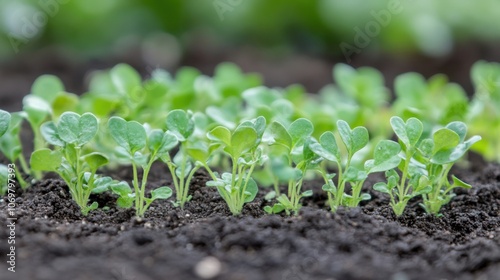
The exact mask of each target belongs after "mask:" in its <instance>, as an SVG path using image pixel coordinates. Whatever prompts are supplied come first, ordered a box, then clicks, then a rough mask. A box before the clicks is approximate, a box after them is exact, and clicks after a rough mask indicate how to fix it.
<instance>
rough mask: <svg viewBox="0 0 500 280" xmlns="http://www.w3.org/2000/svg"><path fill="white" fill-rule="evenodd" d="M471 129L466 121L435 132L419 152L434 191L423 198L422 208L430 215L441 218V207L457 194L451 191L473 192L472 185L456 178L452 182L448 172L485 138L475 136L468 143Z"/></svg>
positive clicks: (419, 158) (425, 141) (421, 146)
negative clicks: (463, 189)
mask: <svg viewBox="0 0 500 280" xmlns="http://www.w3.org/2000/svg"><path fill="white" fill-rule="evenodd" d="M466 135H467V126H466V125H465V124H464V123H462V122H451V123H449V124H448V125H447V126H446V127H444V128H441V129H439V130H437V131H436V132H434V134H433V135H432V139H425V140H423V141H422V143H421V145H420V147H419V150H418V152H419V153H418V155H417V156H418V157H417V160H419V161H420V162H421V163H423V165H424V166H425V170H426V171H427V176H428V178H429V183H428V184H429V185H430V186H431V191H430V192H427V193H424V194H423V195H422V198H423V203H422V204H421V205H422V207H423V208H424V209H425V211H426V212H427V213H430V214H433V215H439V211H440V210H441V207H442V206H443V205H445V204H447V203H448V202H449V201H450V200H451V199H452V198H453V197H454V196H455V194H454V193H453V192H451V191H452V190H453V189H454V188H457V187H462V188H466V189H469V188H471V185H469V184H467V183H465V182H463V181H461V180H460V179H458V178H457V177H455V176H452V182H451V183H450V181H449V179H448V173H449V172H450V169H451V167H452V166H453V164H454V163H455V162H457V161H458V160H459V159H460V158H461V157H462V156H463V155H464V154H465V153H466V152H467V151H468V150H469V148H470V147H471V146H472V145H473V144H474V143H476V142H478V141H479V140H481V137H479V136H472V137H471V138H470V139H468V140H465V137H466Z"/></svg>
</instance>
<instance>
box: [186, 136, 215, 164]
mask: <svg viewBox="0 0 500 280" xmlns="http://www.w3.org/2000/svg"><path fill="white" fill-rule="evenodd" d="M187 153H188V155H189V156H190V157H191V158H192V159H193V160H194V161H195V162H197V161H199V162H201V163H203V164H206V163H207V161H208V159H209V156H210V154H209V152H208V147H207V146H206V144H204V143H201V142H199V141H198V142H197V143H196V144H195V145H193V146H189V147H188V149H187Z"/></svg>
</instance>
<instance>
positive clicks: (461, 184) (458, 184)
mask: <svg viewBox="0 0 500 280" xmlns="http://www.w3.org/2000/svg"><path fill="white" fill-rule="evenodd" d="M451 178H452V180H453V186H454V187H461V188H464V189H471V188H472V186H471V185H469V184H467V183H466V182H464V181H462V180H460V179H458V178H457V177H455V175H452V176H451Z"/></svg>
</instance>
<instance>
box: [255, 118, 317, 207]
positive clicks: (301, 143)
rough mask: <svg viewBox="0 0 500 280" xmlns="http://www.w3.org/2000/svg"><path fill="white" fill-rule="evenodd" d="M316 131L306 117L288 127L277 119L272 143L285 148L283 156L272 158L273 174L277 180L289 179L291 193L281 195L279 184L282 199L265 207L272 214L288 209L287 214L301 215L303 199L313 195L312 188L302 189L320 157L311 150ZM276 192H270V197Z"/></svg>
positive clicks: (271, 132) (278, 198)
mask: <svg viewBox="0 0 500 280" xmlns="http://www.w3.org/2000/svg"><path fill="white" fill-rule="evenodd" d="M313 131H314V127H313V124H312V123H311V122H310V121H309V120H307V119H304V118H301V119H298V120H296V121H294V122H293V123H292V124H290V126H289V127H288V129H286V128H285V127H284V126H283V125H282V124H281V123H279V122H273V123H271V125H270V127H269V132H270V134H271V137H272V138H273V142H272V143H271V144H273V145H276V146H278V147H281V148H282V152H281V156H280V157H278V159H277V160H273V161H272V168H273V173H274V175H275V176H276V177H275V181H276V182H278V183H279V182H283V181H286V182H287V183H288V193H287V195H286V194H280V193H279V189H278V188H277V185H278V184H276V183H275V195H276V196H277V197H276V200H277V201H278V202H277V203H275V204H274V205H273V206H272V207H271V206H266V207H265V208H264V210H265V211H266V212H268V213H275V214H276V213H280V212H283V211H285V212H286V214H287V215H290V214H291V213H294V214H298V212H299V210H300V208H301V207H302V205H301V204H300V199H301V198H303V197H308V196H311V195H312V191H310V190H309V191H305V192H302V184H303V180H304V175H305V173H306V171H307V170H309V169H311V168H312V167H313V166H315V163H314V160H315V159H316V158H317V156H316V155H315V154H314V153H313V152H312V151H311V149H310V145H311V143H312V141H311V138H310V137H311V134H312V133H313ZM273 196H274V195H273V194H271V195H268V196H267V197H268V198H271V197H273Z"/></svg>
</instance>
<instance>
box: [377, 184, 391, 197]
mask: <svg viewBox="0 0 500 280" xmlns="http://www.w3.org/2000/svg"><path fill="white" fill-rule="evenodd" d="M373 189H374V190H376V191H378V192H381V193H386V194H390V193H391V191H390V190H389V188H388V187H387V184H386V183H384V182H378V183H376V184H375V185H373Z"/></svg>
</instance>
